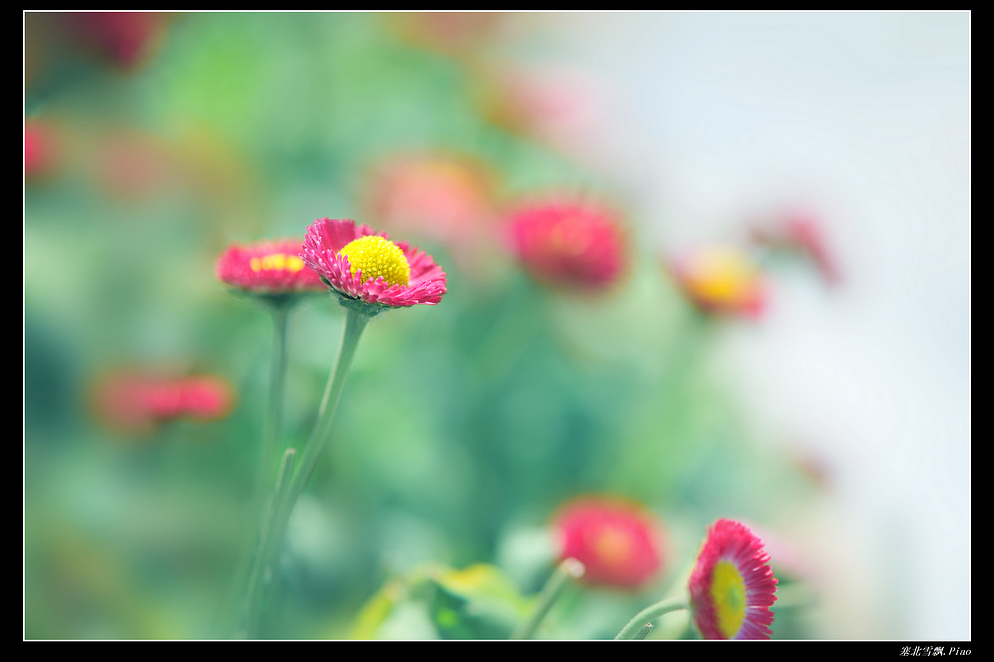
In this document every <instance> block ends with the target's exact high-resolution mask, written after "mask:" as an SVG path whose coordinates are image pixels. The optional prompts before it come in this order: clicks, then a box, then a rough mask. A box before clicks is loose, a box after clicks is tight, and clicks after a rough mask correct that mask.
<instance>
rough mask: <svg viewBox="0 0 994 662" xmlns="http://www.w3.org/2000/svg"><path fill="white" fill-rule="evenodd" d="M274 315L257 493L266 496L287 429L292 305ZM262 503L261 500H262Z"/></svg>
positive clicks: (278, 308) (282, 308)
mask: <svg viewBox="0 0 994 662" xmlns="http://www.w3.org/2000/svg"><path fill="white" fill-rule="evenodd" d="M270 309H271V311H272V315H273V326H274V328H273V356H272V361H271V363H270V366H269V398H268V400H267V402H266V424H265V429H264V432H263V437H262V455H261V456H260V458H259V472H258V477H257V480H256V493H257V494H260V495H261V494H262V492H263V490H264V489H265V488H266V485H267V484H269V482H270V481H271V480H272V471H273V464H274V462H275V460H276V458H277V456H278V453H279V452H280V450H281V448H280V446H281V443H280V438H281V432H282V428H283V400H284V398H285V391H286V364H287V360H286V358H287V351H286V335H287V320H288V318H289V315H290V307H289V306H275V305H274V306H271V307H270ZM260 500H261V499H260Z"/></svg>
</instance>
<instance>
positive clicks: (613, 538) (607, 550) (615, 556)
mask: <svg viewBox="0 0 994 662" xmlns="http://www.w3.org/2000/svg"><path fill="white" fill-rule="evenodd" d="M594 549H595V550H597V556H599V557H600V558H601V560H602V561H604V563H606V564H607V565H610V566H617V565H621V564H622V563H624V562H625V561H627V560H628V553H629V552H630V551H631V549H632V538H631V536H630V535H628V533H627V532H626V531H621V530H619V529H616V528H613V527H608V528H606V529H604V530H603V531H601V532H600V535H598V536H597V541H596V542H595V543H594Z"/></svg>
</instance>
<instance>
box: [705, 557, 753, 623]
mask: <svg viewBox="0 0 994 662" xmlns="http://www.w3.org/2000/svg"><path fill="white" fill-rule="evenodd" d="M711 601H712V603H714V613H715V616H716V617H717V619H718V629H719V630H721V633H722V634H723V635H725V638H726V639H731V638H732V637H734V636H735V635H736V634H737V633H738V631H739V630H740V629H741V628H742V622H743V621H744V620H745V610H746V588H745V581H744V580H743V579H742V575H741V574H740V573H739V570H738V568H736V567H735V565H734V564H732V563H730V562H728V561H718V563H717V564H715V566H714V572H713V573H712V574H711Z"/></svg>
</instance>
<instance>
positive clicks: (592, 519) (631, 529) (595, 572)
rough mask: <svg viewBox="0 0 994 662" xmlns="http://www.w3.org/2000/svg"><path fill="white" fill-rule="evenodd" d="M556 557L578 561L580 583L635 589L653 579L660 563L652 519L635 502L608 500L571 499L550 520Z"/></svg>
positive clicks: (657, 529) (658, 534) (658, 539)
mask: <svg viewBox="0 0 994 662" xmlns="http://www.w3.org/2000/svg"><path fill="white" fill-rule="evenodd" d="M555 529H556V531H557V534H558V536H559V544H560V559H567V558H574V559H576V560H578V561H580V562H581V563H583V565H584V568H585V569H586V572H585V573H584V575H583V578H584V581H587V582H590V583H594V584H604V585H608V586H615V587H620V588H637V587H639V586H641V585H642V584H644V583H645V582H647V581H649V580H650V579H652V578H653V577H654V576H655V575H656V573H657V572H658V571H659V569H660V567H661V565H662V562H663V559H662V556H663V553H662V550H661V544H660V542H661V531H660V526H659V524H658V522H657V521H656V519H655V517H653V516H652V515H651V514H650V513H648V512H647V511H645V510H644V509H643V508H641V507H640V506H638V505H637V504H635V503H632V502H628V501H623V500H620V499H612V498H607V497H585V498H581V499H576V500H574V501H571V502H570V503H568V504H567V505H566V506H564V507H563V508H562V510H561V511H560V512H559V514H558V515H557V516H556V519H555Z"/></svg>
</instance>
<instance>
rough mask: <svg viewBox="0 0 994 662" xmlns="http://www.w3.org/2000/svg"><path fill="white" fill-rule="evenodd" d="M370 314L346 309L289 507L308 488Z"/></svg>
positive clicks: (291, 492)
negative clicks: (333, 358) (340, 340)
mask: <svg viewBox="0 0 994 662" xmlns="http://www.w3.org/2000/svg"><path fill="white" fill-rule="evenodd" d="M369 320H370V318H369V316H367V315H363V314H362V313H359V312H357V311H355V310H353V309H351V308H346V313H345V328H344V329H342V344H341V347H340V348H339V350H338V358H337V359H335V366H334V367H333V368H332V369H331V375H330V376H329V377H328V385H327V386H326V387H325V389H324V397H322V398H321V407H320V408H319V409H318V419H317V422H316V423H315V424H314V430H313V432H311V438H310V439H309V440H308V441H307V447H306V448H305V449H304V455H303V457H302V458H301V460H300V468H299V469H298V470H297V473H296V474H295V475H294V477H293V484H292V488H291V490H290V502H289V504H288V505H289V507H290V509H292V508H293V504H295V503H296V502H297V499H298V498H299V497H300V494H301V493H302V492H303V491H304V488H305V487H307V483H308V482H309V481H310V479H311V475H312V474H313V473H314V467H316V466H317V463H318V458H320V457H321V453H322V452H323V451H324V448H325V446H326V445H327V444H328V437H329V433H330V432H331V423H332V420H333V419H334V418H335V410H337V409H338V400H339V399H340V398H341V395H342V387H343V386H345V378H346V377H348V374H349V368H350V367H352V359H354V358H355V352H356V348H358V347H359V339H360V338H362V332H363V331H364V330H365V329H366V324H368V323H369Z"/></svg>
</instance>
